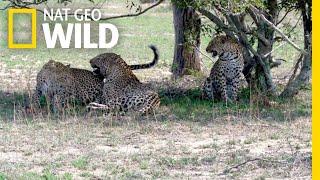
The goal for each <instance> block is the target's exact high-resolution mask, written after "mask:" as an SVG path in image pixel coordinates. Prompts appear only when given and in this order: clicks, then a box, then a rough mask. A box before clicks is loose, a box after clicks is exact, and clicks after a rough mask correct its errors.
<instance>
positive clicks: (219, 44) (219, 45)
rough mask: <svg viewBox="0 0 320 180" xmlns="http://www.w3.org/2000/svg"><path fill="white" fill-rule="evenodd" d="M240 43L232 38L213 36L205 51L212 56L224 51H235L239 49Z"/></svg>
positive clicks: (237, 51) (219, 54)
mask: <svg viewBox="0 0 320 180" xmlns="http://www.w3.org/2000/svg"><path fill="white" fill-rule="evenodd" d="M241 48H242V47H241V45H240V44H239V43H238V42H237V41H236V40H234V39H232V38H230V37H228V36H224V35H220V36H216V37H214V38H213V39H212V40H211V41H210V43H209V45H208V47H207V48H206V51H207V53H212V57H216V56H221V55H222V54H223V53H224V52H236V53H239V52H240V51H241Z"/></svg>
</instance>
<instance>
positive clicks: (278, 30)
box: [250, 5, 307, 54]
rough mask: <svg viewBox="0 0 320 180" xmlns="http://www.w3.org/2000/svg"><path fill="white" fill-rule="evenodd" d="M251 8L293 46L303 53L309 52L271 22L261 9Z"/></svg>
mask: <svg viewBox="0 0 320 180" xmlns="http://www.w3.org/2000/svg"><path fill="white" fill-rule="evenodd" d="M250 9H252V11H254V12H255V13H256V15H257V16H258V17H260V19H261V20H263V21H264V22H265V23H266V24H268V25H269V26H270V27H272V28H273V29H274V30H275V31H276V32H278V33H279V34H280V35H281V36H282V37H283V38H284V39H285V40H286V41H287V42H288V43H289V44H290V45H291V46H293V47H294V48H295V49H296V50H298V51H300V52H301V53H303V54H307V52H306V51H305V50H304V49H301V48H299V46H298V45H296V44H295V43H294V42H292V41H291V40H290V39H289V38H288V37H287V36H286V35H285V34H284V33H283V32H282V31H281V30H280V29H279V28H278V27H277V26H276V25H274V24H273V23H272V22H270V21H269V20H268V19H267V18H266V17H265V16H264V15H262V14H261V13H259V10H258V9H257V8H256V7H254V6H252V5H250Z"/></svg>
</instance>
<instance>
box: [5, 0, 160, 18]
mask: <svg viewBox="0 0 320 180" xmlns="http://www.w3.org/2000/svg"><path fill="white" fill-rule="evenodd" d="M10 2H11V3H9V4H8V5H7V6H6V7H4V8H2V9H0V10H5V9H7V8H9V7H19V8H30V7H29V6H31V5H39V4H41V3H43V2H47V0H43V1H40V2H37V3H25V2H24V4H17V3H16V2H14V1H12V0H10ZM162 2H164V0H159V1H158V2H157V3H155V4H153V5H151V6H149V7H147V8H146V9H144V10H143V11H140V12H138V13H134V14H124V15H118V16H111V17H105V18H100V20H110V19H118V18H125V17H136V16H140V15H141V14H144V13H146V12H147V11H149V10H150V9H152V8H154V7H156V6H158V5H160V4H161V3H162ZM36 10H37V11H39V12H41V13H42V14H44V12H43V10H41V9H36ZM65 15H67V16H69V15H73V13H68V14H62V16H65ZM77 15H78V16H84V14H81V13H79V14H77ZM87 17H88V18H89V19H91V20H93V18H92V17H91V16H89V15H87Z"/></svg>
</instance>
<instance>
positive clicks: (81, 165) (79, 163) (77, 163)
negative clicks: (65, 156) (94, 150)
mask: <svg viewBox="0 0 320 180" xmlns="http://www.w3.org/2000/svg"><path fill="white" fill-rule="evenodd" d="M88 165H89V160H88V158H87V157H80V158H78V159H76V160H74V161H72V166H73V167H75V168H78V169H86V168H87V166H88Z"/></svg>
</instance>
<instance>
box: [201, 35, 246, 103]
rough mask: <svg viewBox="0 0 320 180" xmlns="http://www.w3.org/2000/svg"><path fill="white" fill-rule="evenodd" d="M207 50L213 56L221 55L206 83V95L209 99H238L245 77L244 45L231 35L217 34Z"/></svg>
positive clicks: (204, 88) (204, 89)
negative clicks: (242, 80)
mask: <svg viewBox="0 0 320 180" xmlns="http://www.w3.org/2000/svg"><path fill="white" fill-rule="evenodd" d="M206 51H207V52H208V53H212V56H213V57H216V56H219V59H218V60H217V61H216V62H215V63H214V65H213V67H212V69H211V72H210V76H209V77H208V78H207V79H206V81H205V83H204V86H203V93H204V96H205V97H207V98H209V99H220V100H221V99H222V100H223V101H236V100H237V98H238V92H239V89H240V85H241V79H243V73H242V70H243V66H244V59H243V55H242V46H241V45H240V44H239V43H238V42H237V41H236V40H234V39H231V38H230V37H227V36H217V37H214V38H213V39H212V40H211V42H210V43H209V45H208V47H207V48H206Z"/></svg>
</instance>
